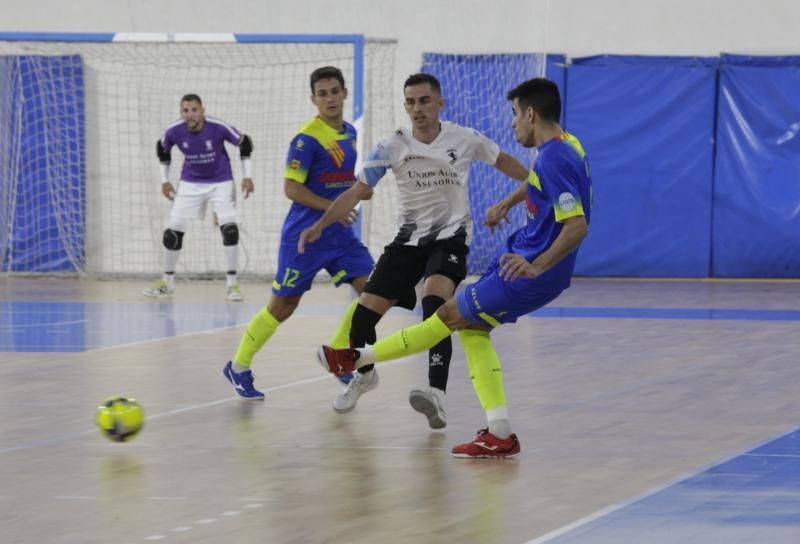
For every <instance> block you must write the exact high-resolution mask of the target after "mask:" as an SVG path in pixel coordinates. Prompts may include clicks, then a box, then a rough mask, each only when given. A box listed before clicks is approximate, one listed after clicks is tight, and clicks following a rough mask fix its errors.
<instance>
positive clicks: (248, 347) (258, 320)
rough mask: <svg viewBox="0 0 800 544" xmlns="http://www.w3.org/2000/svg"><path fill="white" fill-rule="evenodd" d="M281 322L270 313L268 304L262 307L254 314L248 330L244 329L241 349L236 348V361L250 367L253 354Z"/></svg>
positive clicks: (262, 345) (240, 341) (240, 343)
mask: <svg viewBox="0 0 800 544" xmlns="http://www.w3.org/2000/svg"><path fill="white" fill-rule="evenodd" d="M280 324H281V322H280V321H278V320H277V319H275V317H274V316H273V315H272V314H271V313H269V310H267V307H266V306H264V307H263V308H261V311H260V312H258V313H257V314H256V315H254V316H253V319H251V320H250V323H248V324H247V330H246V331H244V334H243V335H242V339H241V340H239V349H237V350H236V356H235V357H234V362H235V363H237V364H239V365H241V366H243V367H245V368H250V365H251V364H252V362H253V356H254V355H255V354H256V353H258V351H259V350H260V349H261V348H262V347H264V344H265V343H266V342H267V340H269V338H270V336H272V335H273V334H274V333H275V330H276V329H277V328H278V325H280Z"/></svg>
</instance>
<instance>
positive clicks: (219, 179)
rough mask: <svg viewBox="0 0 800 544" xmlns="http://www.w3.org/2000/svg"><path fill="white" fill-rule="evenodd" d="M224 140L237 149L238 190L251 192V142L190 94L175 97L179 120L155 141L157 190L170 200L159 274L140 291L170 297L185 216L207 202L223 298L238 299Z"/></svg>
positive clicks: (232, 195) (195, 215)
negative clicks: (179, 164)
mask: <svg viewBox="0 0 800 544" xmlns="http://www.w3.org/2000/svg"><path fill="white" fill-rule="evenodd" d="M225 142H228V143H230V144H232V145H235V146H237V147H238V148H239V156H240V158H241V160H242V172H243V174H244V179H242V194H243V195H244V198H247V197H248V196H250V193H252V192H253V179H252V177H251V173H250V172H251V164H250V154H251V152H252V150H253V142H252V140H251V139H250V137H249V136H248V135H247V134H243V133H241V132H239V131H238V130H236V129H235V128H234V127H232V126H231V125H229V124H227V123H225V122H224V121H221V120H219V119H215V118H213V117H207V116H206V115H205V109H204V108H203V102H202V100H200V97H199V96H197V95H196V94H187V95H185V96H184V97H183V98H181V119H180V120H178V121H176V122H174V123H172V124H171V125H170V126H169V127H168V128H167V130H166V132H165V133H164V136H163V138H161V139H160V140H158V142H156V153H157V155H158V158H159V160H160V162H161V178H162V180H161V181H162V183H161V192H162V193H163V195H164V196H165V197H166V198H168V199H169V200H173V201H174V203H173V205H172V209H171V210H170V216H169V224H168V226H167V228H166V230H165V231H164V237H163V244H164V248H165V249H166V253H165V257H164V275H163V277H162V278H161V279H160V280H157V281H156V282H155V283H153V285H151V286H150V287H148V288H147V289H145V290H144V291H143V292H142V294H143V295H144V296H147V297H166V296H171V295H172V293H173V291H174V280H175V266H176V265H177V264H178V257H179V256H180V251H181V248H182V247H183V235H184V234H185V233H186V229H187V228H188V226H189V220H190V219H202V218H203V216H204V214H205V208H206V205H207V204H208V202H211V205H212V207H213V208H214V213H215V214H216V217H217V222H218V224H219V225H220V227H219V228H220V232H221V233H222V245H223V246H224V250H225V260H226V263H227V266H228V270H227V274H226V295H225V296H226V298H227V299H228V300H230V301H234V302H239V301H241V300H242V292H241V290H240V289H239V282H238V279H237V267H238V261H239V226H238V224H237V221H238V214H237V210H236V187H235V186H234V184H233V172H232V171H231V160H230V158H229V157H228V153H227V151H226V150H225ZM174 146H177V147H178V149H180V150H181V153H183V169H182V170H181V182H180V183H179V184H178V190H177V194H176V191H175V187H174V186H173V185H172V182H170V181H169V165H170V162H171V161H172V154H171V150H172V148H173V147H174Z"/></svg>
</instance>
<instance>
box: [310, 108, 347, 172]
mask: <svg viewBox="0 0 800 544" xmlns="http://www.w3.org/2000/svg"><path fill="white" fill-rule="evenodd" d="M300 132H301V133H302V134H307V135H308V136H311V137H312V138H314V139H315V140H317V141H318V142H319V145H321V146H322V147H323V148H324V149H325V151H327V152H328V154H329V155H330V156H331V158H332V159H333V162H334V163H335V164H336V167H337V168H341V166H342V163H344V149H342V146H340V145H339V141H340V140H348V139H350V134H349V133H348V132H347V131H342V132H340V131H338V130H336V129H335V128H333V127H332V126H330V125H329V124H327V123H326V122H325V121H323V120H322V119H320V118H319V117H315V118H314V119H312V120H311V121H309V122H308V123H306V124H305V125H304V126H303V128H302V129H300Z"/></svg>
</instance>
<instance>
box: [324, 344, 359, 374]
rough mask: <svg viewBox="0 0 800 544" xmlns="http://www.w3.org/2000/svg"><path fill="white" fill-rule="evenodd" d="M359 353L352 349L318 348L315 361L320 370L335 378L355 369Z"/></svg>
mask: <svg viewBox="0 0 800 544" xmlns="http://www.w3.org/2000/svg"><path fill="white" fill-rule="evenodd" d="M358 356H359V353H358V351H357V350H355V349H353V348H344V349H334V348H332V347H330V346H320V347H319V349H318V350H317V360H318V361H319V364H321V365H322V368H324V369H325V370H327V371H328V372H330V373H332V374H335V375H336V376H344V375H346V374H349V373H351V372H353V371H354V370H355V369H356V361H358Z"/></svg>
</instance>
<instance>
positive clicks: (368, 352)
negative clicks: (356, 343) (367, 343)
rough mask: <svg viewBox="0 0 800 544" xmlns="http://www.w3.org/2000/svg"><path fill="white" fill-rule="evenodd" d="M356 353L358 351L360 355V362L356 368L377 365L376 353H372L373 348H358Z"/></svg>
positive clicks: (357, 362) (358, 361)
mask: <svg viewBox="0 0 800 544" xmlns="http://www.w3.org/2000/svg"><path fill="white" fill-rule="evenodd" d="M356 351H358V352H359V354H360V356H359V358H358V360H357V361H356V368H361V367H362V366H367V365H374V364H375V353H374V352H373V351H372V348H371V347H366V348H358V349H357V350H356Z"/></svg>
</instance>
